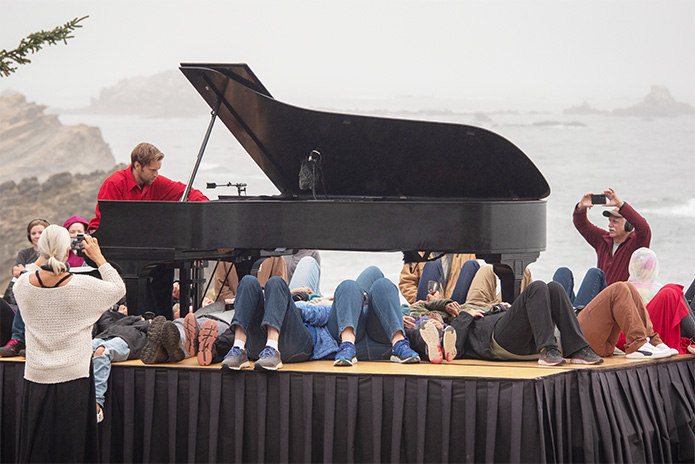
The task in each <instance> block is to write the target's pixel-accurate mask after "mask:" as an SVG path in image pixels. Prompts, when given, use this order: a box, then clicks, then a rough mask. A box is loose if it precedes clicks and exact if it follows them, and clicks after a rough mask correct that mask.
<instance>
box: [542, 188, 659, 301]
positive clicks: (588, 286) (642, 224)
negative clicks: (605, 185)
mask: <svg viewBox="0 0 695 464" xmlns="http://www.w3.org/2000/svg"><path fill="white" fill-rule="evenodd" d="M592 195H593V194H592V193H585V194H584V195H583V196H582V198H581V199H580V200H579V203H577V204H576V205H575V207H574V213H573V214H572V221H573V222H574V227H575V228H576V229H577V231H579V233H580V234H581V235H582V237H584V240H586V241H587V243H589V245H591V247H592V248H593V249H594V250H595V251H596V257H597V264H596V268H591V269H589V270H588V271H587V273H586V274H585V276H584V279H583V280H582V283H581V285H580V286H579V290H578V291H577V293H576V295H575V293H574V276H573V275H572V271H571V270H569V269H568V268H566V267H561V268H559V269H558V270H557V271H556V272H555V275H554V276H553V280H554V281H556V282H559V283H560V284H561V285H562V286H563V287H564V288H565V291H566V292H567V294H568V295H569V297H570V301H571V302H572V304H573V305H574V306H575V307H578V308H581V307H583V306H585V305H586V304H587V303H589V301H591V300H592V299H593V298H594V297H595V296H596V295H598V294H599V292H600V291H601V290H603V289H604V288H606V286H607V285H610V284H612V283H614V282H626V281H627V279H628V277H629V271H628V264H629V262H630V256H632V253H633V252H634V251H635V250H636V249H638V248H641V247H647V248H648V247H649V243H650V242H651V239H652V231H651V229H650V228H649V224H648V223H647V221H646V219H644V218H643V217H642V216H640V215H639V213H638V212H637V211H635V209H634V208H633V207H632V206H630V205H629V204H627V203H626V202H624V201H622V200H621V199H620V197H618V194H617V193H616V192H615V190H613V189H611V188H609V189H608V190H605V191H604V192H603V194H602V195H605V197H606V203H605V205H604V206H613V207H614V208H613V209H612V210H610V211H609V210H606V211H603V215H604V216H605V217H607V218H608V230H605V229H601V228H600V227H597V226H595V225H594V224H592V223H591V222H590V221H589V219H588V218H587V211H588V210H589V209H590V208H592V207H593V206H594V204H593V203H592Z"/></svg>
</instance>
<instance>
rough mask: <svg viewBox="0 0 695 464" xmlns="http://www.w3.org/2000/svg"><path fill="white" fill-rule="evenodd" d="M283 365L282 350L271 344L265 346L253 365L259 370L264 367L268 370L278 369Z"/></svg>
mask: <svg viewBox="0 0 695 464" xmlns="http://www.w3.org/2000/svg"><path fill="white" fill-rule="evenodd" d="M281 367H282V360H281V359H280V352H279V351H278V350H276V349H275V348H272V347H270V346H266V347H265V348H263V351H261V354H260V355H259V356H258V361H256V362H255V363H254V365H253V368H254V369H255V370H257V371H261V370H263V369H265V370H268V371H276V370H278V369H280V368H281Z"/></svg>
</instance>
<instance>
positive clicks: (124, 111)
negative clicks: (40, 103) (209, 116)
mask: <svg viewBox="0 0 695 464" xmlns="http://www.w3.org/2000/svg"><path fill="white" fill-rule="evenodd" d="M209 111H210V108H209V107H208V106H207V104H206V103H205V101H204V100H203V99H202V97H201V96H200V94H199V93H198V92H197V91H196V90H195V88H194V87H193V86H192V85H191V83H190V82H189V81H188V80H187V79H186V77H185V76H184V75H183V74H181V72H180V71H179V70H170V71H164V72H161V73H158V74H155V75H152V76H137V77H132V78H128V79H123V80H121V81H119V82H118V83H116V84H115V85H113V86H110V87H105V88H103V89H101V91H100V92H99V96H98V97H97V98H92V99H91V102H90V105H89V106H88V107H86V108H80V109H76V110H61V112H64V113H68V112H69V113H82V114H84V113H86V114H117V115H137V116H145V117H157V118H167V117H197V116H200V115H201V114H206V113H208V112H209Z"/></svg>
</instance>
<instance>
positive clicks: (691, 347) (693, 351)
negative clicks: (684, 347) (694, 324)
mask: <svg viewBox="0 0 695 464" xmlns="http://www.w3.org/2000/svg"><path fill="white" fill-rule="evenodd" d="M688 353H690V354H695V342H693V343H691V344H690V345H688Z"/></svg>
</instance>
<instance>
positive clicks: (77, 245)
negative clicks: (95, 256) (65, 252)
mask: <svg viewBox="0 0 695 464" xmlns="http://www.w3.org/2000/svg"><path fill="white" fill-rule="evenodd" d="M70 249H71V250H72V251H82V250H84V234H77V237H73V238H72V242H71V243H70Z"/></svg>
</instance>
